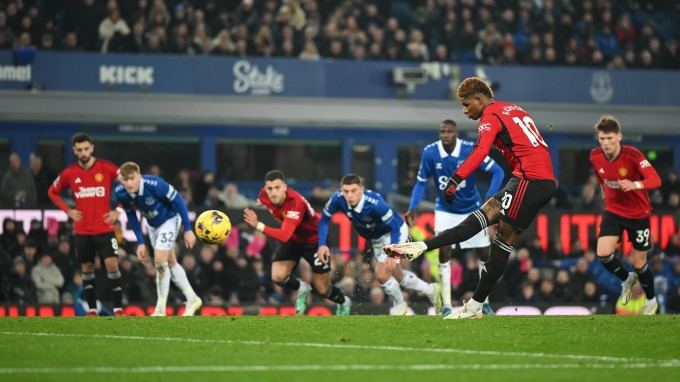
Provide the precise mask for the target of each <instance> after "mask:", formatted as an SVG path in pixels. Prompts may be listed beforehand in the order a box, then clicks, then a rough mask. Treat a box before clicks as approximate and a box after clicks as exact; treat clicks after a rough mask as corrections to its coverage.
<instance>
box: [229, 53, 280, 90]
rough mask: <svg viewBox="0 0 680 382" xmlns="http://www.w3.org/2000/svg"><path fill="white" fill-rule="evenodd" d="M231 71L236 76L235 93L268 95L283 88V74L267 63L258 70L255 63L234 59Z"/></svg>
mask: <svg viewBox="0 0 680 382" xmlns="http://www.w3.org/2000/svg"><path fill="white" fill-rule="evenodd" d="M232 71H233V73H234V76H235V77H236V79H235V80H234V92H236V93H237V94H243V93H248V92H250V94H252V95H270V94H272V93H281V92H282V91H283V90H284V80H285V76H284V75H283V74H282V73H281V72H279V71H277V70H276V69H274V67H273V66H272V65H267V67H266V68H265V69H264V71H260V68H258V67H257V65H253V64H251V63H250V62H249V61H246V60H240V61H236V63H235V64H234V67H233V69H232Z"/></svg>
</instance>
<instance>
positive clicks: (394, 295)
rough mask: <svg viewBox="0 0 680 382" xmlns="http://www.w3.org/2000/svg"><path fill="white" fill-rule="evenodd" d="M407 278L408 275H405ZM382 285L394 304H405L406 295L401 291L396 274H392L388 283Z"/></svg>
mask: <svg viewBox="0 0 680 382" xmlns="http://www.w3.org/2000/svg"><path fill="white" fill-rule="evenodd" d="M404 278H406V277H404ZM381 287H382V288H383V290H384V291H385V294H386V295H387V296H388V297H389V298H390V300H392V305H394V306H397V305H402V304H404V303H405V302H404V295H403V294H402V293H401V289H400V288H399V283H398V282H397V279H395V278H394V276H390V279H389V280H387V282H386V283H384V284H382V285H381Z"/></svg>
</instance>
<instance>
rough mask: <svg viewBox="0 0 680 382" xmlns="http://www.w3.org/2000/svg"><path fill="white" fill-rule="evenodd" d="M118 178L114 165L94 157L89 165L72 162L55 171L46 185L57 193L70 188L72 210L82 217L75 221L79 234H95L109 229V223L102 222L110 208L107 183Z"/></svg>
mask: <svg viewBox="0 0 680 382" xmlns="http://www.w3.org/2000/svg"><path fill="white" fill-rule="evenodd" d="M117 178H118V166H116V165H115V164H113V163H111V162H109V161H106V160H103V159H98V158H95V162H94V164H93V165H92V167H90V168H88V169H84V168H82V167H81V166H80V165H79V164H78V163H74V164H72V165H70V166H68V167H66V169H64V171H62V172H61V174H59V176H58V177H57V179H55V180H54V182H53V183H52V186H50V188H52V189H53V191H55V192H56V193H57V194H59V193H60V192H61V191H62V190H63V189H65V188H67V187H68V188H70V189H71V193H72V194H73V198H74V199H75V201H76V209H77V210H78V211H80V212H81V213H82V214H83V218H82V219H81V220H80V221H79V222H76V223H75V226H76V233H77V234H79V235H98V234H101V233H106V232H113V225H111V224H106V223H105V222H104V214H106V213H107V212H109V211H111V201H110V200H111V183H113V182H114V181H115V180H116V179H117Z"/></svg>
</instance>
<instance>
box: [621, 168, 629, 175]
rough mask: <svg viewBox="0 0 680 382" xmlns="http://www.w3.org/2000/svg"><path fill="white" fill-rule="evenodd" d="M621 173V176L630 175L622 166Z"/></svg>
mask: <svg viewBox="0 0 680 382" xmlns="http://www.w3.org/2000/svg"><path fill="white" fill-rule="evenodd" d="M619 175H621V176H626V175H628V170H626V169H625V168H623V167H621V168H620V169H619Z"/></svg>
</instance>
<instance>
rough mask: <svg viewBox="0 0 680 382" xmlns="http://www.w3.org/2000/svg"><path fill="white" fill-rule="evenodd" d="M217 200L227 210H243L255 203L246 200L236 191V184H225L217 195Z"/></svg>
mask: <svg viewBox="0 0 680 382" xmlns="http://www.w3.org/2000/svg"><path fill="white" fill-rule="evenodd" d="M218 197H219V199H220V200H221V201H222V203H224V205H225V206H226V207H227V208H229V209H238V210H241V209H244V208H250V207H252V206H253V205H254V204H255V202H254V201H252V200H250V199H248V198H246V197H245V196H244V195H243V194H241V193H240V192H239V190H238V186H237V185H236V183H231V182H230V183H227V184H225V185H224V188H222V192H221V193H220V194H219V196H218Z"/></svg>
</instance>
